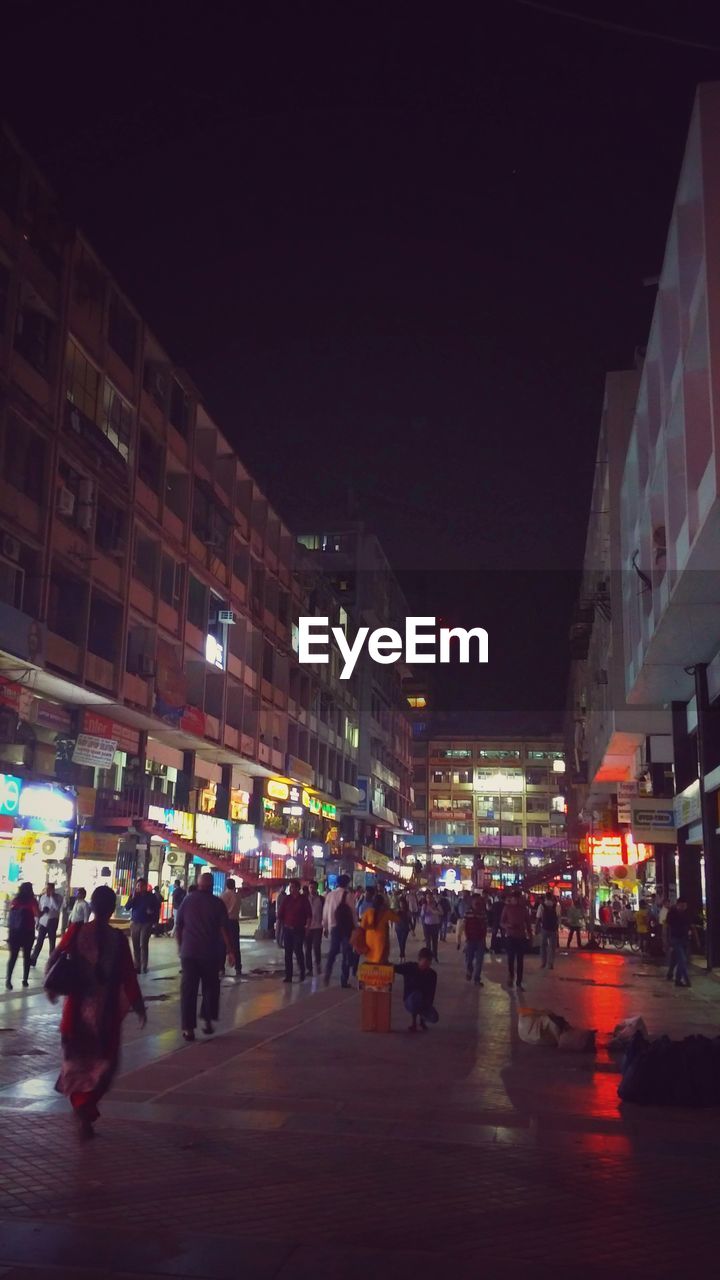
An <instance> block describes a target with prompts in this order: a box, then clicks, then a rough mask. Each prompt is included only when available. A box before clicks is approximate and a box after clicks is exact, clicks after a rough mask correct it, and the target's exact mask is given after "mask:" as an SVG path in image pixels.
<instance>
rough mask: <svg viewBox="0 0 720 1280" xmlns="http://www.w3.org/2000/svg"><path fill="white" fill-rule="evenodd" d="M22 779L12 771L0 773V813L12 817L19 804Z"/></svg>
mask: <svg viewBox="0 0 720 1280" xmlns="http://www.w3.org/2000/svg"><path fill="white" fill-rule="evenodd" d="M21 790H22V779H21V778H16V777H15V775H14V774H12V773H0V813H4V814H6V815H7V816H9V817H11V818H13V817H14V816H15V814H16V813H17V812H18V808H19V806H20V792H21Z"/></svg>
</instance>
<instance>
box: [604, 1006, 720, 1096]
mask: <svg viewBox="0 0 720 1280" xmlns="http://www.w3.org/2000/svg"><path fill="white" fill-rule="evenodd" d="M609 1047H610V1048H611V1049H612V1048H619V1049H623V1050H624V1054H625V1056H624V1058H623V1061H622V1080H621V1081H620V1084H619V1085H618V1096H619V1098H620V1099H621V1100H622V1101H623V1102H634V1103H637V1104H638V1105H639V1106H644V1107H717V1106H720V1036H713V1037H712V1039H711V1038H710V1037H709V1036H685V1039H684V1040H671V1039H670V1037H669V1036H659V1037H658V1038H657V1039H656V1040H650V1038H649V1037H648V1033H647V1028H646V1026H645V1023H644V1022H643V1020H642V1018H628V1019H626V1020H625V1022H622V1023H619V1024H618V1026H617V1027H616V1028H615V1032H614V1033H613V1038H612V1040H611V1042H610V1046H609Z"/></svg>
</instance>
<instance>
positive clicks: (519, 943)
mask: <svg viewBox="0 0 720 1280" xmlns="http://www.w3.org/2000/svg"><path fill="white" fill-rule="evenodd" d="M500 928H501V929H502V931H503V933H504V935H505V950H506V952H507V960H508V987H509V988H510V989H511V990H512V988H513V987H514V986H515V968H516V965H517V989H518V991H523V990H524V987H523V966H524V964H525V946H526V943H527V940H528V939H529V938H530V936H531V926H530V912H529V911H528V909H527V907H526V906H525V903H524V902H523V900H522V898H521V896H520V893H519V892H518V890H517V889H514V890H513V891H512V893H511V894H510V896H509V897H508V900H507V902H506V903H505V906H504V907H503V911H502V916H501V917H500Z"/></svg>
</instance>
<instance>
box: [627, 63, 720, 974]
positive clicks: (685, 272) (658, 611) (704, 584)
mask: <svg viewBox="0 0 720 1280" xmlns="http://www.w3.org/2000/svg"><path fill="white" fill-rule="evenodd" d="M719 130H720V85H718V84H706V85H701V86H700V88H699V89H698V92H697V95H696V100H695V106H694V110H693V115H692V120H691V123H690V130H689V134H688V140H687V145H686V149H685V156H684V159H683V164H682V170H681V174H680V182H679V185H678V190H677V195H676V199H675V205H674V208H673V213H672V218H671V221H670V229H669V233H668V239H667V245H666V250H665V258H664V261H663V267H662V272H661V274H660V281H659V285H658V294H657V301H656V304H655V310H654V314H653V320H652V325H651V330H650V337H649V340H648V346H647V355H646V358H645V364H644V368H643V375H642V380H641V384H640V389H639V393H638V401H637V408H636V411H635V416H634V420H633V426H632V432H631V435H630V441H629V445H628V451H627V458H626V462H625V469H624V474H623V479H622V488H621V495H620V511H621V521H620V524H621V540H620V567H621V569H622V570H624V574H623V582H624V599H623V617H624V626H625V632H624V639H625V687H626V691H627V697H628V701H629V702H630V703H631V704H638V703H648V702H651V703H654V704H656V705H661V706H665V707H669V708H671V709H672V716H673V738H674V763H675V786H676V794H677V801H676V810H675V817H676V820H677V849H678V873H679V888H680V890H681V892H682V893H683V894H684V895H685V896H686V897H688V898H689V900H690V902H691V904H692V906H693V908H694V909H695V910H698V909H699V908H700V905H701V903H704V905H705V908H706V910H707V917H708V921H707V922H708V926H709V928H708V935H707V936H708V959H709V962H710V963H712V964H720V839H719V837H718V825H719V824H718V809H717V802H718V794H719V793H720V730H719V728H718V721H719V720H720V716H719V714H718V710H719V702H718V700H719V699H720V425H719V424H720V387H719V386H718V376H717V370H718V363H719V361H720V244H719V243H718V238H717V235H716V234H715V229H716V227H717V224H718V218H720V148H719V147H718V137H719V136H720V134H719Z"/></svg>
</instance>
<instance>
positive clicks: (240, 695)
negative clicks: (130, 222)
mask: <svg viewBox="0 0 720 1280" xmlns="http://www.w3.org/2000/svg"><path fill="white" fill-rule="evenodd" d="M0 175H1V176H0V762H2V768H3V770H5V772H3V773H2V774H0V779H2V788H1V789H0V790H1V793H2V795H3V796H4V795H5V794H6V793H7V794H9V795H10V796H11V800H10V801H8V802H7V803H4V802H3V804H0V837H3V836H4V837H5V838H4V839H0V880H2V878H3V877H4V878H5V879H6V880H7V878H8V876H9V875H11V874H12V875H13V876H14V875H15V873H16V871H17V862H18V859H20V860H22V861H24V862H26V863H27V865H26V867H25V870H26V872H27V869H28V868H29V867H30V866H31V863H32V867H33V876H32V877H29V878H34V879H35V880H36V882H38V881H39V880H40V879H41V873H42V872H43V867H42V865H40V864H41V863H42V860H43V857H44V854H43V851H42V844H43V842H42V841H40V840H39V837H37V835H32V832H35V833H37V832H40V833H42V832H44V833H45V834H46V835H47V836H48V837H50V836H51V835H52V834H53V828H52V823H53V821H54V819H53V818H52V813H53V812H54V810H55V809H61V810H62V812H63V814H64V815H65V818H67V813H68V809H67V805H68V803H70V804H71V807H72V808H73V813H74V814H75V817H74V818H73V822H72V823H71V824H70V827H71V829H69V828H68V823H67V822H63V821H61V820H60V819H58V820H57V821H58V823H59V830H58V831H57V832H55V834H56V835H57V836H58V844H57V848H56V852H57V853H58V854H60V855H62V856H59V857H58V858H57V859H55V860H54V862H56V863H57V865H56V866H55V865H54V866H53V867H52V870H53V874H57V875H59V876H61V877H62V875H63V874H64V873H65V871H66V869H67V854H68V852H69V847H70V844H71V843H72V841H73V840H74V842H75V850H74V852H75V855H76V867H75V872H74V877H73V878H74V881H75V883H80V882H83V879H85V880H86V881H87V882H88V885H89V886H90V885H91V884H92V883H93V882H94V879H95V878H97V877H100V876H105V878H106V879H107V878H108V876H107V875H106V873H108V874H109V876H110V878H111V879H112V880H114V881H115V882H116V883H117V884H118V887H119V888H121V889H122V888H124V887H125V884H126V882H127V880H128V877H129V876H130V875H131V874H132V873H133V868H135V867H136V866H137V863H138V859H137V856H136V855H137V852H138V849H139V850H140V853H141V855H142V856H144V858H145V861H146V862H147V860H148V858H149V859H150V866H151V873H153V874H154V875H155V878H156V879H161V878H163V871H165V872H166V873H170V871H171V869H172V868H174V869H177V868H178V867H181V866H183V865H184V863H185V862H186V861H187V859H188V858H190V857H192V858H195V859H198V858H203V857H204V858H205V860H206V861H208V862H210V863H215V864H217V865H218V866H219V867H221V868H223V869H227V868H228V867H229V866H231V865H232V862H231V859H232V858H233V857H235V858H237V857H238V856H239V855H240V854H242V855H243V857H244V858H245V861H244V862H243V864H242V865H243V867H244V869H245V870H246V872H247V873H248V875H250V874H252V873H255V874H257V873H258V872H260V871H263V872H265V873H266V874H267V873H269V872H270V870H272V871H273V873H274V874H279V873H280V872H281V871H282V870H283V869H284V863H283V859H285V861H286V862H287V860H288V859H290V860H291V861H290V863H288V864H287V865H288V866H290V865H291V863H292V861H293V858H294V860H295V865H297V858H298V856H299V854H300V853H301V852H302V849H301V847H300V845H299V843H298V842H299V840H300V837H301V836H302V835H303V833H305V835H306V837H307V840H308V841H309V842H310V843H311V845H312V849H313V851H314V856H317V857H318V859H319V858H320V856H321V854H322V852H323V851H324V852H325V853H326V854H327V853H328V851H330V852H332V851H333V849H334V847H335V846H338V845H339V828H338V824H339V820H340V817H341V812H342V810H343V806H344V810H345V812H348V810H349V808H350V807H351V806H352V805H354V804H357V802H358V801H359V799H360V792H359V791H358V790H357V788H356V782H357V772H358V718H359V700H358V696H359V695H358V689H357V686H356V685H354V684H353V683H352V682H343V681H339V680H338V679H337V671H336V670H335V669H334V668H330V669H328V668H315V669H310V668H308V667H300V665H299V664H298V661H297V655H296V650H295V648H294V645H293V635H294V622H295V621H296V619H297V616H298V615H299V614H301V613H304V612H308V611H312V609H313V608H315V607H317V605H318V604H320V603H322V602H321V601H320V600H319V599H318V600H316V601H314V602H313V601H312V600H309V598H308V581H307V576H306V573H305V570H303V572H302V573H298V572H296V570H295V564H294V561H295V540H294V538H293V536H292V534H291V533H290V530H289V529H288V528H287V527H286V525H285V524H284V522H283V520H282V519H281V517H280V515H279V514H278V513H277V512H276V511H275V510H274V509H273V507H272V506H271V504H270V503H269V502H268V500H267V498H266V497H265V495H264V494H263V492H262V490H261V488H260V487H259V485H258V484H257V483H256V481H255V480H254V479H253V477H252V476H251V475H249V473H248V471H247V470H246V468H245V467H244V466H243V464H242V462H241V460H240V459H239V458H238V456H237V454H236V453H235V450H234V448H233V447H232V445H231V444H230V442H229V439H228V436H227V434H226V433H225V432H223V430H222V429H221V427H220V425H219V424H218V423H217V422H216V421H215V420H214V418H213V417H212V415H211V414H210V412H209V411H208V409H207V406H206V404H205V402H204V400H203V398H202V395H201V394H200V392H199V390H198V388H197V387H195V386H194V385H193V383H192V382H191V380H190V378H189V377H188V375H187V374H186V373H185V371H184V370H182V369H181V368H179V367H178V366H177V364H176V363H175V362H174V361H173V360H172V358H171V356H170V355H169V354H168V353H167V352H166V351H165V350H164V349H163V347H162V346H161V344H160V342H159V340H158V339H157V338H156V336H155V335H154V334H153V333H152V332H151V331H150V329H149V328H148V326H147V325H146V324H145V322H144V321H143V319H142V317H141V315H140V314H139V313H138V311H137V310H136V309H135V308H134V306H133V304H132V302H131V301H130V300H129V299H128V298H127V297H126V296H125V295H124V293H123V292H122V289H121V288H120V286H119V285H118V284H117V282H116V281H115V280H114V279H113V278H112V276H111V274H110V272H109V271H108V269H107V268H106V266H105V265H104V264H103V263H102V262H101V260H100V259H99V258H98V256H97V255H96V254H95V253H94V251H93V249H92V247H91V246H90V245H89V244H88V243H87V241H86V240H85V238H84V237H83V236H82V235H81V234H80V233H78V232H77V231H75V230H73V229H71V228H70V227H68V225H67V224H66V223H65V222H64V221H63V219H62V217H61V215H60V214H59V212H58V210H57V207H56V205H55V201H54V198H53V195H52V192H51V191H50V190H48V188H47V187H46V185H45V184H44V182H43V180H42V177H41V175H40V174H39V173H38V172H37V171H36V169H35V168H34V166H33V165H32V163H31V162H30V161H29V159H28V158H27V157H26V156H25V155H24V154H23V153H22V150H21V149H20V148H19V147H18V146H17V145H16V143H15V141H14V140H13V139H12V138H11V137H10V136H9V135H8V134H6V133H1V134H0ZM322 590H323V592H324V593H325V596H327V594H328V592H330V584H329V583H323V584H322ZM323 607H324V608H325V607H326V604H323ZM333 608H335V610H336V611H337V609H339V608H340V605H339V604H337V603H336V604H335V605H333ZM343 608H344V610H345V613H346V616H347V613H348V606H347V605H344V606H343ZM273 779H274V780H275V782H276V784H277V785H276V786H275V788H274V791H275V796H274V797H273V796H270V795H268V794H267V782H268V780H269V781H272V780H273ZM283 787H285V788H286V789H287V790H288V795H287V796H283V795H282V794H281V793H282V792H283ZM63 789H64V790H63ZM21 792H22V796H23V797H24V799H22V798H21V796H20V793H21ZM261 793H262V794H261ZM298 797H299V798H298ZM13 798H15V799H17V804H15V799H13ZM263 800H265V801H267V802H268V803H267V804H264V805H263V804H261V807H260V810H259V817H258V815H257V812H256V820H255V822H254V823H251V822H250V821H249V819H250V817H252V814H251V813H249V810H251V809H252V807H253V802H262V801H263ZM283 800H286V801H287V803H283ZM256 809H257V804H256ZM34 810H39V811H38V812H35V811H34ZM76 811H77V812H79V827H80V829H78V822H77V821H76V817H77V812H76ZM286 811H287V812H286ZM43 815H45V816H43ZM265 817H268V822H267V823H266V822H264V821H261V819H264V818H265ZM196 818H197V821H196ZM166 819H167V820H166ZM233 823H238V824H240V823H242V824H243V831H242V834H241V837H240V838H238V832H237V831H236V830H234V829H232V828H233ZM43 824H44V825H43ZM253 826H254V828H255V830H254V832H253V831H249V830H248V828H249V827H253ZM164 827H169V828H170V829H171V831H172V837H173V839H174V841H175V844H176V846H177V848H176V849H175V854H174V861H173V862H171V863H167V860H166V863H167V865H165V864H160V860H161V858H162V857H163V856H164V852H167V851H168V850H170V851H171V852H172V850H171V846H170V844H169V843H168V840H164V839H163V828H164ZM128 828H130V833H131V834H130V836H129V837H128V836H127V834H125V841H124V845H123V849H124V853H123V858H124V861H123V858H121V857H120V853H119V852H118V832H121V833H122V832H125V833H127V831H128ZM133 842H134V843H133ZM51 843H52V841H51V840H50V839H49V838H48V839H46V840H45V842H44V844H45V846H46V852H47V849H48V848H49V845H50V844H51ZM271 845H272V848H271V847H270V846H271ZM33 859H34V862H33ZM247 859H251V861H250V862H248V861H247ZM263 860H264V861H263ZM90 862H93V864H94V865H93V866H92V867H90V865H89V864H90ZM121 862H122V864H123V867H124V871H123V874H122V875H121V874H120V870H119V868H120V865H121ZM141 862H142V857H141ZM35 864H37V865H35ZM13 868H14V869H13ZM23 878H25V876H23ZM0 888H1V886H0Z"/></svg>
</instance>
